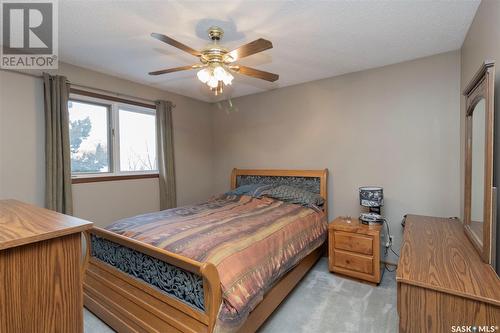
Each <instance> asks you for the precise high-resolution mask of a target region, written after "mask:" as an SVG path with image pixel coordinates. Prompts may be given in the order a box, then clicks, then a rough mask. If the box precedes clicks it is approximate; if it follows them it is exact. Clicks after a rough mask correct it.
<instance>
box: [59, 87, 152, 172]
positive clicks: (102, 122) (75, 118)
mask: <svg viewBox="0 0 500 333" xmlns="http://www.w3.org/2000/svg"><path fill="white" fill-rule="evenodd" d="M68 110H69V122H70V123H69V130H70V147H71V171H72V175H73V177H74V178H78V177H89V175H91V176H92V177H94V176H95V177H98V176H120V175H134V174H145V173H146V174H156V173H157V170H158V162H157V158H156V124H155V110H153V109H149V108H145V107H140V106H135V105H129V104H124V103H117V102H113V101H107V100H103V99H97V98H90V97H83V96H73V95H72V96H70V101H69V102H68Z"/></svg>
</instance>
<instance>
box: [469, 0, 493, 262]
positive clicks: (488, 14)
mask: <svg viewBox="0 0 500 333" xmlns="http://www.w3.org/2000/svg"><path fill="white" fill-rule="evenodd" d="M498 41H500V1H495V0H483V1H481V4H480V5H479V8H478V10H477V12H476V16H475V17H474V20H473V21H472V24H471V27H470V28H469V31H468V33H467V35H466V37H465V41H464V44H463V45H462V49H461V88H462V89H463V88H465V86H466V85H467V83H468V82H469V81H470V80H471V79H472V77H473V76H474V73H475V72H476V71H477V70H478V69H479V67H480V65H481V63H483V62H484V61H485V60H494V61H496V75H495V176H494V178H495V185H496V186H497V187H498V180H497V177H498V175H500V163H499V161H498V158H500V135H499V134H500V116H499V115H500V102H499V98H500V69H499V65H500V43H499V42H498ZM461 114H462V116H461V119H462V121H461V131H460V133H461V142H462V145H461V148H462V151H465V98H463V97H462V98H461ZM461 159H462V161H463V160H464V156H463V153H462V157H461ZM462 165H463V163H462ZM463 179H464V170H463V168H462V170H461V177H460V180H461V183H462V185H463ZM462 188H463V186H462ZM461 198H463V190H462V191H461ZM498 199H499V200H500V196H498ZM499 203H500V202H499ZM462 207H463V205H462ZM499 207H500V205H499ZM497 217H498V218H500V214H497ZM497 225H498V221H497ZM499 236H500V233H497V257H498V258H500V237H499ZM499 269H500V267H498V268H497V271H499Z"/></svg>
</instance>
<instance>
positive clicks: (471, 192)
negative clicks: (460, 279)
mask: <svg viewBox="0 0 500 333" xmlns="http://www.w3.org/2000/svg"><path fill="white" fill-rule="evenodd" d="M494 70H495V65H494V63H493V62H485V63H484V64H483V65H482V66H481V68H480V69H479V71H478V72H477V73H476V75H474V78H473V79H472V80H471V82H470V83H469V85H467V87H466V88H465V90H464V95H465V132H466V133H465V135H466V145H465V189H464V229H465V233H466V234H467V236H468V237H469V239H470V241H471V242H472V244H473V245H474V247H475V248H476V249H477V251H478V252H479V255H480V256H481V258H482V259H483V261H484V262H486V263H488V264H491V265H492V266H493V267H495V256H494V254H493V251H494V250H495V239H496V235H494V233H495V230H496V229H495V228H493V223H494V222H495V216H496V215H495V214H496V200H494V195H495V193H496V189H495V188H494V187H493V130H494V123H493V121H494V119H493V116H494V109H493V93H494Z"/></svg>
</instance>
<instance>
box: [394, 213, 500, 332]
mask: <svg viewBox="0 0 500 333" xmlns="http://www.w3.org/2000/svg"><path fill="white" fill-rule="evenodd" d="M396 280H397V288H398V313H399V331H400V332H407V333H413V332H416V333H420V332H465V331H464V330H457V327H465V328H466V329H467V327H468V329H469V332H475V331H477V332H495V331H498V328H496V329H495V327H496V326H499V325H500V279H499V278H498V276H497V275H496V273H495V271H494V270H493V269H492V268H491V266H489V265H488V264H485V263H484V262H483V261H482V260H481V257H480V256H479V254H478V253H477V252H476V250H475V248H474V247H473V245H472V244H471V243H470V241H469V239H468V238H467V237H466V235H465V232H464V230H463V226H462V223H461V222H460V221H458V220H454V219H445V218H437V217H426V216H416V215H408V217H407V219H406V226H405V230H404V238H403V245H402V247H401V253H400V258H399V264H398V269H397V274H396ZM474 326H475V327H476V329H475V330H474V329H473V328H472V327H474ZM454 327H455V328H454Z"/></svg>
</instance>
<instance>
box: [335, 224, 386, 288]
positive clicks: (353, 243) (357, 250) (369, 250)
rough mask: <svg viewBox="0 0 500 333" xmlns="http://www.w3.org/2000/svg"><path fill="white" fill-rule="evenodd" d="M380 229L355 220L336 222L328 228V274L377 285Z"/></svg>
mask: <svg viewBox="0 0 500 333" xmlns="http://www.w3.org/2000/svg"><path fill="white" fill-rule="evenodd" d="M381 235H382V226H381V225H370V226H369V225H365V224H362V223H360V221H359V220H358V219H352V220H346V219H342V218H337V219H335V220H334V221H333V222H332V223H330V225H329V227H328V244H329V246H328V266H329V269H330V271H331V272H335V273H340V274H344V275H348V276H351V277H354V278H357V279H362V280H366V281H369V282H373V283H380V279H381V276H382V274H381V272H382V269H383V265H381V264H380V260H381V258H380V253H381V241H380V239H381Z"/></svg>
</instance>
